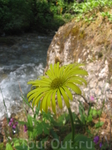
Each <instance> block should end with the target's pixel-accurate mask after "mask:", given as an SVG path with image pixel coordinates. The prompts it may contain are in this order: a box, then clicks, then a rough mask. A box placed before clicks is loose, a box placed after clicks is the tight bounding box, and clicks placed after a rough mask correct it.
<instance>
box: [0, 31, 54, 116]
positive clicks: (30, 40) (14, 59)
mask: <svg viewBox="0 0 112 150" xmlns="http://www.w3.org/2000/svg"><path fill="white" fill-rule="evenodd" d="M14 38H16V40H17V43H15V44H14V45H12V46H6V45H0V89H1V90H0V118H2V117H3V116H4V114H6V109H5V107H4V103H3V99H4V101H5V104H6V107H7V112H8V115H9V116H10V114H11V113H12V112H13V113H16V112H17V111H19V109H20V107H19V105H20V102H21V101H22V99H21V90H22V92H23V94H24V95H26V94H27V93H28V91H29V90H30V86H29V85H27V82H28V81H29V80H32V79H33V80H35V79H37V77H38V76H40V75H42V74H43V70H44V67H45V65H46V56H47V49H48V46H49V44H50V42H51V40H52V36H45V35H41V36H38V35H36V34H28V35H24V36H22V37H14Z"/></svg>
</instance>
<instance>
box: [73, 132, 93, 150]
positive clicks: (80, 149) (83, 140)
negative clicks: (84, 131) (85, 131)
mask: <svg viewBox="0 0 112 150" xmlns="http://www.w3.org/2000/svg"><path fill="white" fill-rule="evenodd" d="M74 141H75V143H76V146H75V150H76V149H77V150H95V144H94V142H93V140H92V139H90V138H88V137H86V136H84V135H81V134H77V135H76V136H75V138H74Z"/></svg>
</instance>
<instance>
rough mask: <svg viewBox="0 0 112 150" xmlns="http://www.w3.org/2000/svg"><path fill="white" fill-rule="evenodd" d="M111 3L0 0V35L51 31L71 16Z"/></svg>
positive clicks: (87, 0) (62, 0) (98, 8)
mask: <svg viewBox="0 0 112 150" xmlns="http://www.w3.org/2000/svg"><path fill="white" fill-rule="evenodd" d="M80 2H82V3H80ZM111 6H112V2H111V0H98V1H97V0H85V1H84V0H1V1H0V35H4V34H21V33H24V32H31V31H38V32H43V33H46V32H49V31H55V30H57V29H58V28H59V26H61V25H63V24H64V23H66V22H68V21H70V20H71V19H72V18H74V17H75V16H78V17H79V18H81V17H84V15H85V13H87V12H90V11H93V10H100V11H102V8H104V7H111ZM109 17H110V16H109Z"/></svg>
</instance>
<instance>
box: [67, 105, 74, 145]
mask: <svg viewBox="0 0 112 150" xmlns="http://www.w3.org/2000/svg"><path fill="white" fill-rule="evenodd" d="M68 112H69V115H70V121H71V126H72V142H73V143H74V122H73V116H72V111H71V109H70V108H68Z"/></svg>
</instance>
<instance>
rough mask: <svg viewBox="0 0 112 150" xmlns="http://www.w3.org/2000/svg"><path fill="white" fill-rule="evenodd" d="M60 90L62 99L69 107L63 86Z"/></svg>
mask: <svg viewBox="0 0 112 150" xmlns="http://www.w3.org/2000/svg"><path fill="white" fill-rule="evenodd" d="M60 91H61V93H62V96H63V98H64V101H65V104H66V106H67V108H69V107H70V104H69V100H68V97H67V95H66V93H65V91H64V90H63V88H60Z"/></svg>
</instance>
